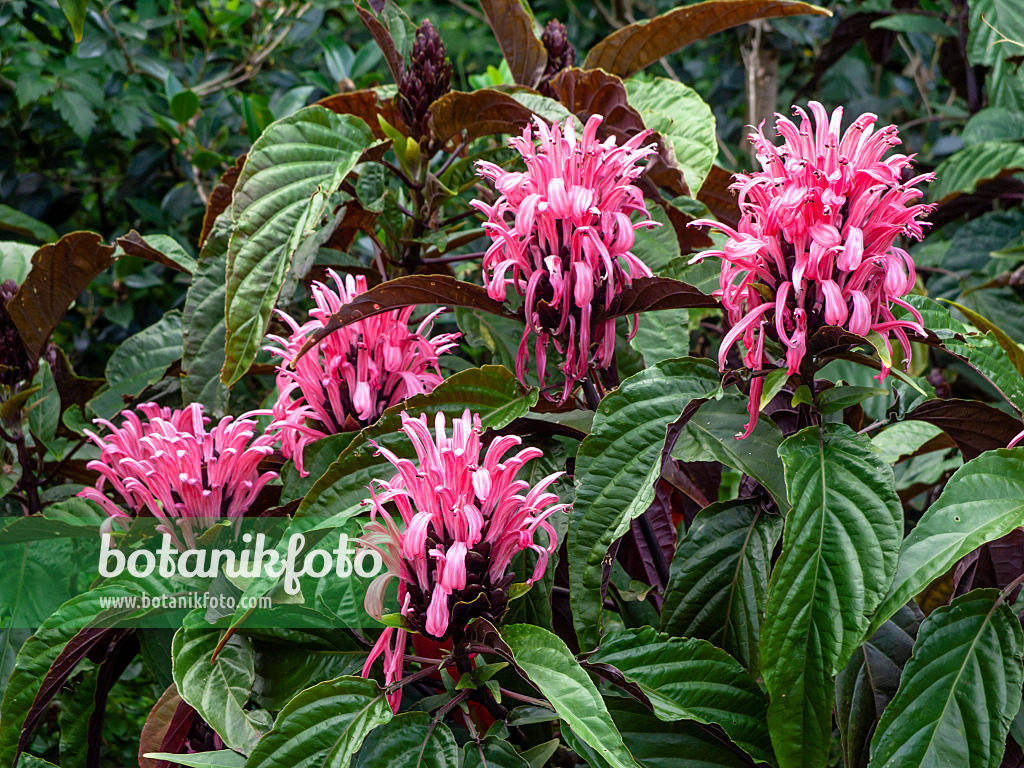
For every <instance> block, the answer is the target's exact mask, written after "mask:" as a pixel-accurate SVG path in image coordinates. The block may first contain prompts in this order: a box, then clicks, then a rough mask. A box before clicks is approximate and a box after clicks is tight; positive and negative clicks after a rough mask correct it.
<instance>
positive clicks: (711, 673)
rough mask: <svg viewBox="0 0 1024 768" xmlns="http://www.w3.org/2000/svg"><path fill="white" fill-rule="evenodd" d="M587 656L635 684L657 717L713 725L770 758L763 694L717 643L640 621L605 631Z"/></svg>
mask: <svg viewBox="0 0 1024 768" xmlns="http://www.w3.org/2000/svg"><path fill="white" fill-rule="evenodd" d="M588 662H601V663H604V664H610V665H611V666H613V667H615V668H616V669H618V670H619V671H620V672H622V673H623V675H625V677H626V679H627V680H628V681H630V682H633V683H636V684H637V685H639V686H640V689H641V690H642V691H643V692H644V694H646V696H647V698H648V699H649V700H650V702H651V704H652V705H653V706H654V713H655V714H656V715H657V716H658V717H659V718H661V719H662V720H666V721H673V720H694V721H696V722H698V723H703V724H705V725H718V726H720V727H721V728H722V729H723V730H724V731H725V732H726V733H727V734H728V735H729V738H731V739H732V740H733V741H734V742H735V743H736V744H738V745H739V746H740V747H742V748H743V749H745V750H746V751H747V752H749V753H750V754H751V755H752V756H753V757H754V758H756V759H758V760H763V761H768V762H771V760H772V747H771V740H770V738H769V736H768V728H767V726H766V725H765V715H766V714H767V709H768V700H767V698H766V697H765V695H764V692H763V691H762V690H761V688H760V687H759V686H758V684H757V681H756V680H754V678H753V677H752V676H751V675H750V674H749V673H748V672H747V671H746V670H745V669H743V667H741V666H740V665H739V664H738V663H737V662H736V660H735V659H733V658H732V656H730V655H729V654H728V653H726V652H725V651H723V650H722V649H721V648H717V647H715V646H714V645H712V644H711V643H709V642H708V641H706V640H698V639H695V638H671V637H669V636H668V635H665V634H661V633H659V632H658V631H657V630H655V629H653V628H651V627H643V628H641V629H632V630H625V631H623V632H615V633H611V634H609V635H608V637H606V638H605V639H604V641H603V642H602V643H601V649H600V650H599V651H598V652H597V653H596V654H594V655H593V656H591V657H590V658H589V659H588Z"/></svg>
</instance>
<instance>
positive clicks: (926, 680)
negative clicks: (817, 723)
mask: <svg viewBox="0 0 1024 768" xmlns="http://www.w3.org/2000/svg"><path fill="white" fill-rule="evenodd" d="M1022 646H1024V636H1022V633H1021V627H1020V621H1019V620H1018V619H1017V617H1016V616H1015V615H1014V613H1013V611H1011V610H1010V608H1009V607H1007V606H1006V605H1005V604H1004V603H1003V601H1002V599H1001V598H1000V597H999V592H998V591H996V590H994V589H985V590H977V591H974V592H970V593H968V594H966V595H964V596H962V597H959V598H957V599H956V600H954V601H953V602H952V603H951V604H950V605H948V606H943V607H941V608H939V609H937V610H936V611H935V612H934V613H932V614H931V615H930V616H929V617H928V618H927V619H925V620H924V622H922V624H921V629H920V631H919V632H918V635H917V642H916V643H914V655H913V657H912V658H911V659H910V661H909V662H908V663H907V667H906V669H904V670H903V676H902V678H901V680H900V687H899V691H898V692H897V693H896V698H894V699H893V700H892V702H890V704H889V706H888V707H886V710H885V714H883V715H882V719H881V722H879V724H878V730H877V731H876V732H875V736H874V738H873V739H872V740H871V766H872V768H897V766H898V767H899V768H916V767H918V766H922V767H923V766H943V765H950V766H952V765H955V766H958V768H959V767H960V766H962V767H963V768H998V766H999V764H1000V763H1001V761H1002V758H1003V750H1004V747H1005V743H1006V737H1007V735H1008V733H1009V731H1010V722H1011V721H1012V720H1013V717H1014V715H1015V714H1016V713H1017V710H1018V709H1019V708H1020V691H1021V683H1022V681H1024V671H1022V667H1021V655H1022V653H1024V647H1022Z"/></svg>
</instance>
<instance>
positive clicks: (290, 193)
mask: <svg viewBox="0 0 1024 768" xmlns="http://www.w3.org/2000/svg"><path fill="white" fill-rule="evenodd" d="M373 143H374V138H373V134H372V133H371V132H370V129H369V128H367V127H366V123H364V122H363V121H362V120H360V119H359V118H357V117H352V116H351V115H337V114H335V113H334V112H331V111H329V110H327V109H324V108H323V107H318V106H312V107H306V108H305V109H301V110H299V111H298V112H296V113H295V114H293V115H291V116H289V117H285V118H283V119H281V120H278V121H277V122H276V123H274V124H273V125H271V126H269V127H268V128H267V130H266V131H265V132H264V133H263V135H262V136H260V138H259V139H258V140H257V141H256V143H255V144H253V147H252V150H251V151H250V152H249V155H248V157H247V158H246V161H245V165H244V166H243V167H242V172H241V174H240V175H239V177H238V182H237V183H236V185H235V190H234V197H233V200H232V205H231V221H232V225H233V231H232V233H231V240H230V243H229V245H228V255H227V293H226V299H225V301H226V303H225V318H226V321H227V339H226V341H225V356H226V360H225V363H224V370H223V372H222V373H221V379H222V381H224V383H225V384H232V383H234V382H236V381H237V380H238V379H239V378H241V376H242V375H243V374H244V373H245V372H246V371H247V370H248V369H249V366H250V365H251V364H252V361H253V360H254V359H255V357H256V352H257V351H258V350H259V348H260V346H261V345H262V344H263V335H264V333H265V332H266V329H267V324H268V323H269V322H270V314H271V312H272V310H273V308H274V304H275V303H276V302H277V297H278V293H279V292H280V290H281V287H282V286H283V285H284V282H285V275H286V273H287V272H288V269H289V267H290V265H291V263H292V260H293V258H299V259H300V260H301V259H302V258H304V257H303V255H302V254H303V253H305V250H308V249H309V248H310V247H311V244H317V245H318V244H319V242H318V241H317V236H322V237H326V236H327V235H329V234H330V232H326V233H325V232H323V230H322V228H321V219H322V218H323V217H324V216H325V215H326V214H327V213H328V210H329V208H330V204H331V199H332V196H333V195H334V194H335V192H337V190H338V189H339V188H340V187H341V183H342V181H344V179H345V177H346V176H347V175H348V173H349V171H351V170H352V169H353V168H354V167H355V165H356V163H357V162H359V159H360V156H361V155H362V153H363V151H364V150H366V149H367V148H369V147H370V146H371V145H372V144H373ZM311 237H312V240H310V238H311ZM303 249H305V250H303ZM300 251H302V252H301V253H300ZM314 253H315V251H314ZM297 254H298V255H297Z"/></svg>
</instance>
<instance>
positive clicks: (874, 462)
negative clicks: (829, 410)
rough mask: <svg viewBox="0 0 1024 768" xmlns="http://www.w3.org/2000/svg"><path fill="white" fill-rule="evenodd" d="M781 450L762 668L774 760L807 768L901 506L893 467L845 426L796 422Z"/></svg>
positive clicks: (891, 544) (823, 742) (880, 586)
mask: <svg viewBox="0 0 1024 768" xmlns="http://www.w3.org/2000/svg"><path fill="white" fill-rule="evenodd" d="M779 455H780V456H781V457H782V462H783V464H784V466H785V471H786V487H787V488H788V489H789V498H790V500H791V501H792V502H793V508H792V510H791V511H790V512H789V515H788V516H787V517H786V527H785V532H784V533H783V547H782V556H781V557H780V558H779V561H778V562H777V563H776V565H775V569H774V571H773V572H772V577H771V581H770V583H769V586H768V604H767V609H766V617H767V618H766V620H765V624H764V628H763V630H762V633H761V638H762V639H761V670H762V674H763V675H764V682H765V686H766V687H767V688H768V694H769V696H770V697H771V705H770V707H769V709H768V726H769V728H770V729H771V734H772V744H773V745H774V747H775V754H776V755H777V756H778V759H779V766H780V768H791V767H794V768H795V767H796V766H808V768H809V767H810V766H820V765H824V764H825V761H826V758H827V756H828V752H829V744H830V742H831V739H832V696H833V690H834V684H833V681H832V676H833V674H835V673H836V672H838V671H839V670H840V669H842V668H843V667H844V666H845V665H846V662H847V661H848V660H849V658H850V655H851V654H852V653H853V650H854V648H856V647H857V646H858V645H859V644H860V643H861V641H862V640H863V639H864V634H865V630H866V629H867V626H868V620H869V617H870V616H871V613H872V611H874V609H875V607H876V606H877V605H878V604H879V603H880V602H881V601H882V598H883V597H884V595H885V591H886V589H887V588H888V586H889V583H890V581H891V579H892V574H893V572H894V571H895V569H896V554H897V551H898V550H899V542H900V538H901V536H902V532H903V509H902V507H901V506H900V502H899V499H898V498H897V497H896V491H895V489H894V487H893V475H892V469H891V468H890V467H889V466H888V465H887V464H885V463H883V462H882V460H881V458H880V457H879V456H878V454H876V453H875V452H874V451H873V450H872V448H871V441H870V440H868V438H867V437H864V436H860V435H857V434H855V433H854V432H853V430H851V429H850V428H849V427H847V426H845V425H841V424H839V425H835V424H830V425H827V426H825V427H809V428H807V429H804V430H802V431H801V432H798V433H797V434H795V435H793V436H792V437H790V438H787V439H786V441H785V442H784V443H783V444H782V447H781V448H780V449H779Z"/></svg>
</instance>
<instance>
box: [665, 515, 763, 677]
mask: <svg viewBox="0 0 1024 768" xmlns="http://www.w3.org/2000/svg"><path fill="white" fill-rule="evenodd" d="M781 533H782V517H781V515H769V514H766V513H765V512H764V511H763V510H762V509H761V506H760V504H759V503H758V502H757V501H751V500H743V499H740V500H737V501H728V502H722V503H720V504H712V505H711V506H710V507H707V508H705V509H702V510H701V511H700V512H699V513H698V514H697V516H696V517H695V518H694V519H693V522H692V523H690V528H689V530H687V532H686V535H685V536H684V537H683V539H682V541H680V542H679V546H678V547H677V548H676V554H675V557H673V558H672V568H671V575H670V577H669V583H668V588H667V589H666V590H665V603H664V605H663V606H662V609H661V628H662V630H663V631H665V632H668V633H669V634H671V635H675V636H677V637H699V638H704V639H705V640H710V641H711V642H713V643H714V644H715V645H717V646H719V647H721V648H724V649H725V650H727V651H728V652H729V653H731V654H732V655H733V656H734V657H735V658H736V659H738V660H739V661H740V663H742V664H743V665H744V666H745V667H746V668H747V669H748V670H750V672H751V673H754V674H756V673H757V671H758V670H759V669H760V666H761V659H760V640H761V621H762V617H763V616H764V608H765V600H766V597H767V591H768V569H769V565H770V563H771V557H772V551H773V550H774V549H775V544H776V542H777V541H778V539H779V536H780V535H781Z"/></svg>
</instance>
